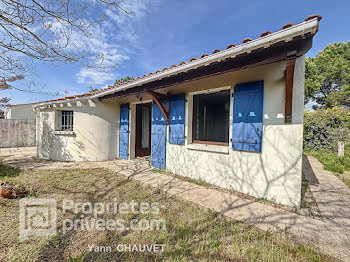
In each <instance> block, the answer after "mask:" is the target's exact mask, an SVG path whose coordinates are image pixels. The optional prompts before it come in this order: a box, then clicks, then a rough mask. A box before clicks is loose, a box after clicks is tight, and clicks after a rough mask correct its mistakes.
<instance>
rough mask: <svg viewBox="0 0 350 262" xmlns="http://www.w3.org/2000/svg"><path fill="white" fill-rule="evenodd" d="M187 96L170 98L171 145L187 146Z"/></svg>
mask: <svg viewBox="0 0 350 262" xmlns="http://www.w3.org/2000/svg"><path fill="white" fill-rule="evenodd" d="M185 101H186V99H185V95H175V96H171V97H170V112H169V143H170V144H177V145H183V144H185Z"/></svg>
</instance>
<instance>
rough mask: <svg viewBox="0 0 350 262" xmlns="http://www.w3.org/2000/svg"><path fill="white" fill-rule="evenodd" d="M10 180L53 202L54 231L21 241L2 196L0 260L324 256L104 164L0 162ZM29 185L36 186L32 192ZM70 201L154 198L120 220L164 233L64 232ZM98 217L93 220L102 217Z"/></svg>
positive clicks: (13, 211) (14, 206)
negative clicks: (126, 248) (149, 248)
mask: <svg viewBox="0 0 350 262" xmlns="http://www.w3.org/2000/svg"><path fill="white" fill-rule="evenodd" d="M4 181H9V182H12V183H14V184H20V185H23V186H25V188H27V189H29V190H30V195H31V196H32V197H36V198H53V199H55V200H56V201H57V207H58V208H57V226H58V232H57V234H56V235H55V236H52V237H50V238H42V237H36V238H35V237H34V238H30V239H28V240H25V241H24V242H19V238H18V236H19V232H18V231H19V219H18V208H19V200H18V199H12V200H8V199H0V211H1V221H0V230H1V236H2V239H1V241H0V260H1V261H16V262H17V261H91V260H93V261H107V260H108V261H187V260H198V261H213V260H215V261H232V260H233V261H256V260H260V261H330V260H331V258H329V257H327V256H324V255H322V254H318V253H317V252H315V251H314V250H313V249H312V248H309V247H306V246H304V245H300V244H296V243H294V242H292V241H291V240H290V239H288V237H286V236H285V235H283V234H277V235H276V234H272V233H271V232H270V231H262V230H259V229H257V228H255V227H253V226H249V225H247V224H245V223H242V222H238V221H233V220H230V219H228V218H226V217H224V216H223V215H221V214H218V213H216V212H213V211H210V210H207V209H205V208H202V207H199V206H197V205H195V204H193V203H190V202H186V201H182V200H179V199H178V198H175V197H170V196H168V195H166V194H165V193H163V192H161V191H160V190H157V189H154V188H151V187H150V186H145V185H141V184H140V183H138V182H136V181H134V180H129V179H127V178H125V177H123V176H119V175H117V174H115V173H114V172H111V171H107V170H103V169H87V170H78V169H77V170H21V169H17V168H12V167H9V166H5V165H1V164H0V182H4ZM34 189H35V190H34ZM64 199H71V200H73V201H75V202H84V201H89V202H91V203H96V202H103V203H106V202H110V201H112V200H113V199H118V201H124V202H130V201H132V200H134V201H137V202H140V201H143V202H149V203H154V202H157V203H159V204H160V206H162V208H161V209H160V212H159V213H158V214H157V215H154V214H148V215H147V214H146V215H145V214H125V215H124V214H117V216H118V217H123V218H124V219H126V220H130V219H141V218H146V219H152V218H162V219H164V220H165V221H166V229H165V230H148V231H137V230H135V231H134V230H128V229H124V230H120V231H95V230H93V231H84V230H76V231H70V232H66V234H64V233H63V230H62V220H63V218H66V217H67V216H68V217H70V218H71V217H73V216H74V214H71V213H68V214H63V212H62V204H61V203H62V200H64ZM109 216H110V214H102V215H101V216H99V218H104V219H105V218H107V217H109ZM145 243H146V244H155V243H157V244H163V245H164V247H165V248H164V252H162V253H152V252H119V251H118V250H117V246H118V245H119V244H125V245H128V244H145ZM89 245H95V246H110V247H111V248H112V251H111V252H94V251H91V250H90V249H89Z"/></svg>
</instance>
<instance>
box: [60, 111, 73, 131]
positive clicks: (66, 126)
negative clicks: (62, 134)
mask: <svg viewBox="0 0 350 262" xmlns="http://www.w3.org/2000/svg"><path fill="white" fill-rule="evenodd" d="M60 127H61V128H60V129H61V130H73V111H61V125H60Z"/></svg>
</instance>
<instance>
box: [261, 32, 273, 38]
mask: <svg viewBox="0 0 350 262" xmlns="http://www.w3.org/2000/svg"><path fill="white" fill-rule="evenodd" d="M270 34H272V32H270V31H265V32H264V33H262V34H261V35H260V36H259V37H264V36H267V35H270Z"/></svg>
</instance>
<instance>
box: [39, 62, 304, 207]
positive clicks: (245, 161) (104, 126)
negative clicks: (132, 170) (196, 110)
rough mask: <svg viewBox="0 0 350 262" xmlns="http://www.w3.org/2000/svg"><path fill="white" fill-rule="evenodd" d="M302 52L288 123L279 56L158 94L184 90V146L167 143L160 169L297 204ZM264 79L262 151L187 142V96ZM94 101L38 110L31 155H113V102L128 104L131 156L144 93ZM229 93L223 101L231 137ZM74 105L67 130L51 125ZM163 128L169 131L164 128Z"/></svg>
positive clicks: (283, 65)
mask: <svg viewBox="0 0 350 262" xmlns="http://www.w3.org/2000/svg"><path fill="white" fill-rule="evenodd" d="M304 63H305V58H304V56H302V57H299V58H297V59H296V65H295V74H294V87H293V115H292V123H291V124H285V119H284V110H285V109H284V105H285V86H286V82H285V70H286V61H282V62H277V63H273V64H269V65H264V66H258V67H254V68H250V69H244V70H239V71H236V72H231V73H226V74H222V75H219V76H215V77H209V78H204V79H201V80H196V81H191V82H187V83H184V84H181V85H177V86H172V87H171V88H170V87H169V88H165V89H162V90H161V91H162V93H167V92H169V91H171V92H172V94H176V93H178V94H180V93H185V94H186V98H187V103H186V121H185V135H186V139H185V145H174V144H170V143H168V142H167V144H166V170H167V171H170V172H173V173H175V174H179V175H182V176H186V177H190V178H195V179H201V180H204V181H206V182H208V183H211V184H215V185H218V186H220V187H224V188H228V189H234V190H237V191H240V192H243V193H246V194H249V195H252V196H255V197H259V198H267V199H273V200H275V201H277V202H278V203H281V204H286V205H290V206H300V200H301V175H302V174H301V172H302V170H301V158H302V141H303V108H304V102H303V101H304V97H303V95H304V91H303V90H304ZM258 80H264V101H263V135H262V152H261V153H256V152H242V151H235V150H233V149H232V143H231V142H229V146H218V145H203V144H195V143H192V135H191V134H192V128H191V126H192V97H193V94H198V93H203V92H213V91H217V90H224V89H228V90H230V91H231V93H232V92H234V86H235V85H236V84H239V83H244V82H250V81H258ZM142 97H143V99H142V101H141V102H140V101H139V100H138V99H137V98H136V97H135V96H128V97H123V98H119V99H113V100H107V101H105V102H99V101H98V100H93V101H92V100H89V101H86V102H77V103H64V102H62V104H61V105H56V106H55V107H54V106H52V107H50V108H46V109H41V110H40V113H39V118H38V121H37V140H38V143H37V145H38V156H39V157H40V158H45V159H52V160H60V161H104V160H111V159H115V158H117V157H118V137H119V136H118V130H119V108H120V105H121V104H124V103H130V136H129V158H130V159H133V158H135V115H136V104H139V103H146V102H151V101H152V100H151V97H149V96H148V95H143V96H142ZM232 109H233V98H232V96H231V101H230V112H231V113H230V129H229V138H232V135H231V134H232ZM60 110H73V111H74V130H73V132H72V131H57V130H55V129H56V127H57V119H56V118H57V111H60ZM168 133H169V132H168Z"/></svg>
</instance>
